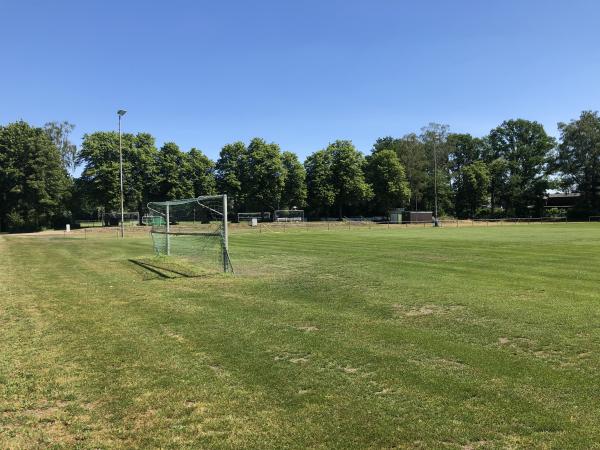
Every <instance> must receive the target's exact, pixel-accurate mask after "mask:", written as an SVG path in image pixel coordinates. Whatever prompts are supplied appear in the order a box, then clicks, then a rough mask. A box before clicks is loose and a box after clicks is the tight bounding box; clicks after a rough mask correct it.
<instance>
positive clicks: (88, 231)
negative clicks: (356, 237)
mask: <svg viewBox="0 0 600 450" xmlns="http://www.w3.org/2000/svg"><path fill="white" fill-rule="evenodd" d="M596 222H597V223H599V224H600V216H590V217H589V218H588V219H581V220H575V221H573V220H567V218H566V217H510V218H502V219H440V220H438V224H439V226H440V227H441V228H465V227H466V228H470V227H503V226H528V225H535V224H538V225H540V224H542V225H560V224H567V223H568V224H577V223H578V224H588V223H596ZM433 227H434V223H433V222H431V221H426V222H410V223H392V222H389V221H375V220H365V219H361V220H348V219H346V220H342V221H332V220H331V221H330V220H326V221H312V222H311V221H305V222H258V224H257V225H256V226H250V224H248V223H246V222H242V223H229V226H228V228H229V230H230V232H231V233H232V234H233V233H271V232H277V233H281V232H287V231H311V230H314V231H336V230H339V231H343V230H384V229H389V230H399V229H411V228H433ZM150 230H151V227H149V226H143V225H142V226H129V227H128V228H127V232H126V233H125V237H126V238H127V237H138V238H139V237H144V236H149V235H150ZM20 235H21V236H40V237H44V236H47V237H63V238H73V239H87V238H92V237H100V238H120V228H119V227H90V228H73V229H71V231H70V232H67V231H65V230H47V231H44V232H40V233H23V234H20Z"/></svg>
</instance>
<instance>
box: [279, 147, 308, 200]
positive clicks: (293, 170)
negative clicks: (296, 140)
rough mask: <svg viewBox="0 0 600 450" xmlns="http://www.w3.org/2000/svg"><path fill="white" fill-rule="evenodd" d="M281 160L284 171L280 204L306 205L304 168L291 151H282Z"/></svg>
mask: <svg viewBox="0 0 600 450" xmlns="http://www.w3.org/2000/svg"><path fill="white" fill-rule="evenodd" d="M281 162H282V164H283V171H284V184H283V193H282V195H281V205H282V207H284V208H294V207H296V208H304V206H305V205H306V170H304V166H303V165H302V164H300V161H298V157H297V156H296V155H295V154H294V153H292V152H283V154H282V155H281Z"/></svg>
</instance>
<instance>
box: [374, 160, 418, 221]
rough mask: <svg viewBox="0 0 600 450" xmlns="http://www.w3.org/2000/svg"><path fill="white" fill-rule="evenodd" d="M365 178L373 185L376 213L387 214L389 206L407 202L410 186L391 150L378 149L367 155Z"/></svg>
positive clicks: (394, 206) (395, 206)
mask: <svg viewBox="0 0 600 450" xmlns="http://www.w3.org/2000/svg"><path fill="white" fill-rule="evenodd" d="M366 180H367V181H368V182H369V183H370V184H371V186H372V187H373V194H374V196H373V203H374V204H375V207H376V212H377V213H379V214H387V213H388V211H389V210H390V209H391V208H399V207H404V206H406V205H407V203H408V202H409V199H410V186H409V184H408V181H407V180H406V173H405V171H404V167H403V166H402V164H401V163H400V160H399V159H398V156H397V155H396V152H394V151H393V150H379V151H377V152H374V153H373V154H372V155H371V156H369V157H367V167H366Z"/></svg>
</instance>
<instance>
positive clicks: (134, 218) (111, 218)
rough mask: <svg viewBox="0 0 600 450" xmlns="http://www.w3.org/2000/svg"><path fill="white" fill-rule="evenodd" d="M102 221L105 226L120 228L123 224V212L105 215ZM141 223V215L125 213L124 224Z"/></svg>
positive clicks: (132, 212)
mask: <svg viewBox="0 0 600 450" xmlns="http://www.w3.org/2000/svg"><path fill="white" fill-rule="evenodd" d="M102 221H103V223H104V224H105V225H108V226H119V225H120V224H121V212H119V211H112V212H109V213H104V214H103V216H102ZM139 222H140V213H138V212H136V211H125V212H123V224H124V225H125V226H127V225H131V226H134V225H138V224H139Z"/></svg>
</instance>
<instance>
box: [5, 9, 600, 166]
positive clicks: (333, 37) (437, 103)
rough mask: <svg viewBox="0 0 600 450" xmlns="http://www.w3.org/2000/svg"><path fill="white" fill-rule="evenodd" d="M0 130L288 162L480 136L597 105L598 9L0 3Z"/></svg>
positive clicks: (552, 128) (552, 122)
mask: <svg viewBox="0 0 600 450" xmlns="http://www.w3.org/2000/svg"><path fill="white" fill-rule="evenodd" d="M0 6H1V14H2V18H3V21H2V27H1V28H0V42H1V43H2V54H3V58H2V60H3V64H2V70H0V123H2V124H5V123H8V122H10V121H14V120H17V119H24V120H26V121H28V122H31V123H34V124H38V125H42V124H44V123H45V122H47V121H50V120H69V121H70V122H72V123H74V124H76V130H75V133H74V140H75V141H76V143H78V144H79V143H80V142H81V136H82V135H83V134H84V133H86V132H93V131H96V130H108V129H115V128H116V125H117V116H116V111H117V109H120V108H124V109H127V110H128V111H129V112H128V114H127V116H126V117H125V121H124V129H125V130H126V131H128V132H138V131H148V132H150V133H152V134H153V135H154V136H155V137H156V139H157V144H158V145H161V144H162V143H163V142H165V141H174V142H176V143H178V144H179V145H180V146H181V148H182V149H183V150H189V148H191V147H197V148H200V149H201V150H203V151H204V152H205V153H206V154H208V155H209V156H210V157H211V158H216V157H217V155H218V152H219V150H220V148H221V147H222V146H223V145H224V144H225V143H228V142H232V141H235V140H243V141H246V142H247V141H248V140H249V139H250V138H252V137H254V136H260V137H263V138H265V139H266V140H268V141H274V142H277V143H278V144H280V146H281V147H282V149H284V150H291V151H294V152H296V153H297V154H298V155H299V156H300V157H301V158H304V157H305V156H306V155H308V154H310V153H312V152H313V151H315V150H318V149H320V148H323V147H324V146H326V145H327V143H328V142H330V141H333V140H335V139H351V140H352V141H354V143H355V144H356V146H357V147H358V148H359V149H360V150H361V151H363V152H368V151H369V150H370V148H371V146H372V144H373V142H374V140H375V139H376V138H377V137H380V136H386V135H393V136H400V135H403V134H405V133H409V132H412V131H418V130H419V129H420V128H421V127H422V126H423V125H426V124H427V123H428V122H432V121H435V122H441V123H447V124H449V125H450V127H451V130H452V131H456V132H470V133H472V134H475V135H482V134H485V133H486V132H488V131H489V130H490V129H491V128H492V127H494V126H496V125H498V124H499V123H501V122H502V121H503V120H505V119H509V118H517V117H520V118H526V119H532V120H537V121H539V122H541V123H543V124H544V126H545V127H546V129H547V131H548V132H549V133H551V134H553V135H556V132H557V131H556V123H557V122H559V121H568V120H570V119H573V118H576V117H577V116H578V115H579V112H580V111H581V110H584V109H592V110H596V109H598V108H599V105H600V91H599V88H600V34H599V33H598V30H599V29H600V2H597V1H577V0H571V1H561V2H558V1H556V2H552V1H534V0H530V1H528V0H522V1H510V0H508V1H507V0H504V1H495V2H492V1H485V0H479V1H466V0H453V1H420V2H417V1H400V0H396V1H392V0H379V1H378V0H371V1H367V0H364V1H353V0H345V1H337V0H336V1H334V0H331V1H328V0H314V1H313V0H308V1H303V0H296V1H285V0H277V1H275V0H268V1H266V0H265V1H261V0H255V1H191V0H190V1H169V2H150V1H112V0H111V1H107V0H104V1H100V0H98V1H81V0H79V1H53V2H49V1H37V2H33V1H26V0H21V1H17V0H13V1H5V0H2V2H1V4H0Z"/></svg>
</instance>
